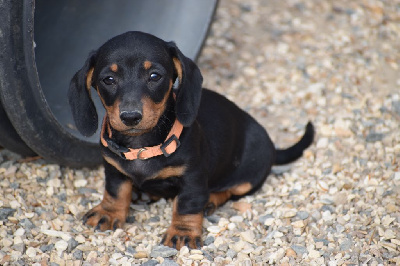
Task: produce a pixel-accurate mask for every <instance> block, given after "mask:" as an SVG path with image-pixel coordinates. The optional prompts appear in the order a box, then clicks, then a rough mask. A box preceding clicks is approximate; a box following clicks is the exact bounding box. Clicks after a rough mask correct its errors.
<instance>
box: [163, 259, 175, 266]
mask: <svg viewBox="0 0 400 266" xmlns="http://www.w3.org/2000/svg"><path fill="white" fill-rule="evenodd" d="M160 265H161V266H179V264H178V263H176V262H175V261H173V260H169V259H166V260H164V261H163V263H161V264H160Z"/></svg>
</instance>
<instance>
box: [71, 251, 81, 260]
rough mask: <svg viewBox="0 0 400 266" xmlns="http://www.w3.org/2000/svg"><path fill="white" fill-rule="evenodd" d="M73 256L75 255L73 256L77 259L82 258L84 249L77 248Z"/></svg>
mask: <svg viewBox="0 0 400 266" xmlns="http://www.w3.org/2000/svg"><path fill="white" fill-rule="evenodd" d="M72 256H73V258H74V259H76V260H81V259H82V257H83V251H82V250H79V249H76V250H75V251H74V252H73V253H72Z"/></svg>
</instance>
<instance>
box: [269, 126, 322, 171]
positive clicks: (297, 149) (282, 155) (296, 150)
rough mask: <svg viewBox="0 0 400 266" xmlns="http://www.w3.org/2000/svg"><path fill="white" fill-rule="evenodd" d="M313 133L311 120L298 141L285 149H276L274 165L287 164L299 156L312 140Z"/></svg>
mask: <svg viewBox="0 0 400 266" xmlns="http://www.w3.org/2000/svg"><path fill="white" fill-rule="evenodd" d="M314 134H315V131H314V126H313V124H312V123H311V122H308V123H307V126H306V132H304V135H303V137H301V139H300V140H299V142H297V143H296V144H294V145H293V146H292V147H289V148H287V149H284V150H280V149H277V150H276V158H275V165H282V164H288V163H291V162H293V161H295V160H297V159H298V158H300V157H301V156H302V155H303V151H304V150H305V149H307V148H308V147H309V146H310V145H311V143H312V142H313V141H314Z"/></svg>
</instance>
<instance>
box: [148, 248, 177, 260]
mask: <svg viewBox="0 0 400 266" xmlns="http://www.w3.org/2000/svg"><path fill="white" fill-rule="evenodd" d="M177 253H178V251H177V250H176V249H175V248H170V247H167V246H156V247H154V248H153V249H152V251H151V253H150V257H152V258H157V257H163V258H168V257H172V256H175V255H176V254H177Z"/></svg>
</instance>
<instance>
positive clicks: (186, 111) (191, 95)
mask: <svg viewBox="0 0 400 266" xmlns="http://www.w3.org/2000/svg"><path fill="white" fill-rule="evenodd" d="M168 46H169V49H170V52H171V54H172V60H173V62H174V66H175V70H176V74H177V76H178V80H179V87H178V89H177V91H176V104H175V113H176V117H177V118H178V120H179V122H181V123H182V125H183V126H186V127H187V126H190V125H191V124H192V123H193V122H194V120H195V119H196V116H197V111H198V109H199V106H200V99H201V86H202V83H203V76H202V75H201V72H200V69H199V68H198V66H197V65H196V64H195V63H194V62H193V61H192V60H191V59H190V58H187V57H186V56H184V55H183V54H182V52H181V51H180V50H179V49H178V47H176V44H175V43H174V42H169V43H168Z"/></svg>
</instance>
